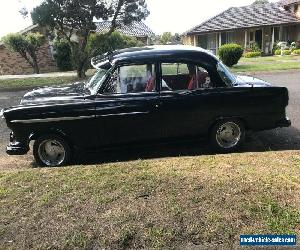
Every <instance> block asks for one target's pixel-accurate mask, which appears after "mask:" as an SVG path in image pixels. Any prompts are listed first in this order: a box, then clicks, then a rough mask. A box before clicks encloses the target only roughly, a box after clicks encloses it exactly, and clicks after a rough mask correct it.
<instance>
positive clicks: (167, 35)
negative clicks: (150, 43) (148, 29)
mask: <svg viewBox="0 0 300 250" xmlns="http://www.w3.org/2000/svg"><path fill="white" fill-rule="evenodd" d="M170 42H172V33H171V32H164V33H163V34H162V35H161V37H160V43H161V44H168V43H170Z"/></svg>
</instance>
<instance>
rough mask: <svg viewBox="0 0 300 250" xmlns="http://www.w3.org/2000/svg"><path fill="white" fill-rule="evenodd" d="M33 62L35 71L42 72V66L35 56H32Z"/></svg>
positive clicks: (36, 72)
mask: <svg viewBox="0 0 300 250" xmlns="http://www.w3.org/2000/svg"><path fill="white" fill-rule="evenodd" d="M32 64H33V71H34V73H35V74H39V73H40V68H39V64H38V62H37V58H36V57H35V56H33V58H32Z"/></svg>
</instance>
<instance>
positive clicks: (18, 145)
mask: <svg viewBox="0 0 300 250" xmlns="http://www.w3.org/2000/svg"><path fill="white" fill-rule="evenodd" d="M9 141H10V143H9V144H8V145H7V147H6V153H7V154H8V155H25V154H27V152H28V151H29V145H28V144H25V143H22V142H18V141H16V138H15V135H14V134H13V132H11V133H10V136H9Z"/></svg>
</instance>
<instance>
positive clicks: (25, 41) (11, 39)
mask: <svg viewBox="0 0 300 250" xmlns="http://www.w3.org/2000/svg"><path fill="white" fill-rule="evenodd" d="M2 41H3V43H4V44H5V46H6V47H7V48H8V49H10V50H11V51H13V52H17V53H19V54H20V55H21V56H22V57H23V58H24V59H25V60H26V61H27V62H28V63H29V64H30V66H31V67H32V68H33V71H34V73H36V74H39V73H40V69H39V65H38V58H37V52H38V50H39V48H40V47H41V46H42V45H43V44H44V43H45V37H44V36H43V35H42V34H40V33H28V34H26V35H21V34H19V33H11V34H8V35H6V36H4V37H3V38H2Z"/></svg>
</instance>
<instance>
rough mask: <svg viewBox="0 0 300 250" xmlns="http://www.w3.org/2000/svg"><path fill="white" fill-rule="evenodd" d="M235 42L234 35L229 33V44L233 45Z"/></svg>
mask: <svg viewBox="0 0 300 250" xmlns="http://www.w3.org/2000/svg"><path fill="white" fill-rule="evenodd" d="M233 42H234V33H233V32H228V33H227V43H233Z"/></svg>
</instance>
